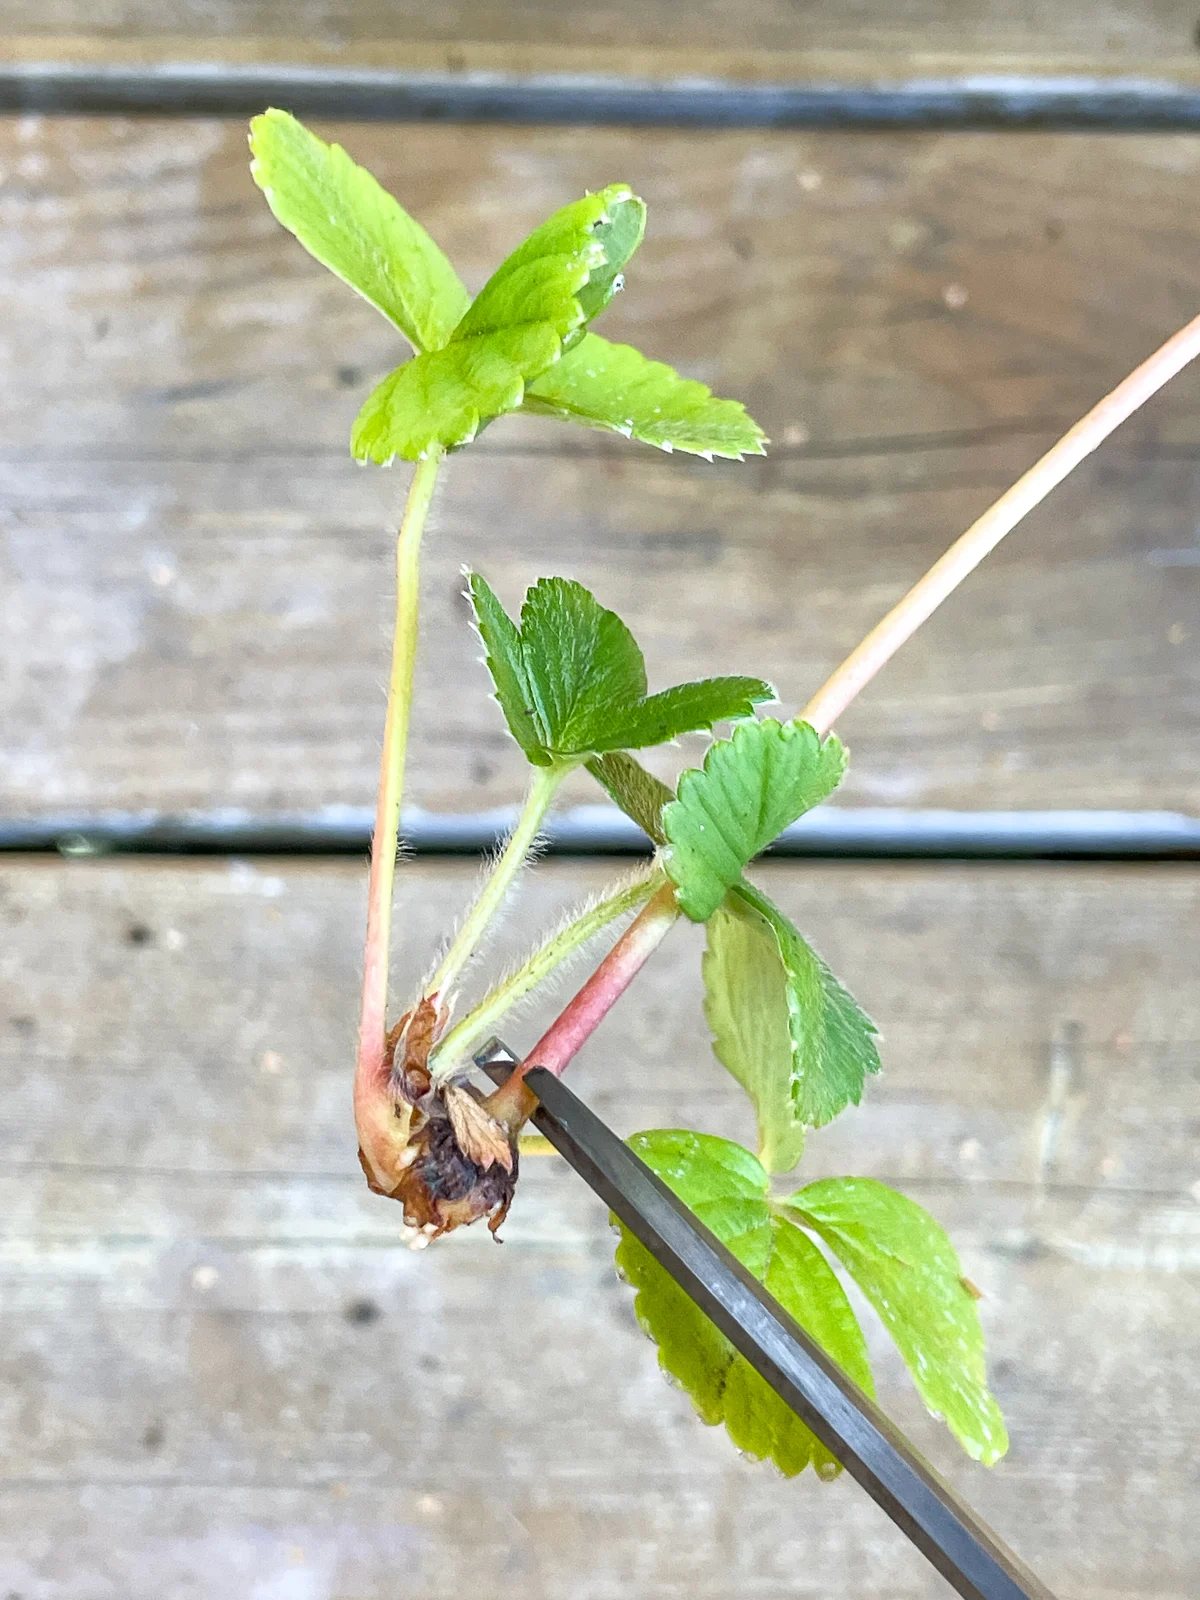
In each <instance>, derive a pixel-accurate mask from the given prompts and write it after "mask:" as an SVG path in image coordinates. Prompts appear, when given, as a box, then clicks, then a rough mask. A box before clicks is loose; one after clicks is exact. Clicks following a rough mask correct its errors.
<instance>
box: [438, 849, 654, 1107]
mask: <svg viewBox="0 0 1200 1600" xmlns="http://www.w3.org/2000/svg"><path fill="white" fill-rule="evenodd" d="M664 882H665V874H664V873H663V870H662V868H661V867H658V868H655V870H654V871H652V872H651V873H649V875H648V876H646V877H643V878H639V879H637V880H636V881H635V882H633V883H629V884H626V885H625V886H624V887H623V888H621V889H618V890H616V891H615V892H614V893H612V894H610V895H606V896H605V898H604V899H602V900H599V901H597V902H596V904H595V905H591V906H588V907H587V908H586V909H585V910H584V911H582V912H580V914H579V915H578V916H577V917H575V918H573V919H572V921H570V922H569V923H568V924H567V925H566V927H564V928H560V929H559V931H558V932H557V933H555V934H553V935H552V936H551V937H550V938H549V939H547V940H546V942H545V943H544V944H543V945H541V946H540V947H539V948H538V949H537V950H535V951H534V952H533V954H532V955H531V956H530V957H529V959H528V960H527V961H525V962H524V963H523V964H522V965H521V966H520V967H518V968H517V970H516V971H515V972H513V973H512V974H511V975H510V976H509V977H507V978H505V979H504V981H503V982H502V983H498V984H497V985H496V987H495V988H494V989H493V990H492V991H491V993H490V994H488V995H487V996H485V998H484V999H483V1000H482V1001H480V1003H479V1005H477V1006H476V1007H475V1008H474V1010H472V1011H470V1012H468V1013H467V1015H466V1016H465V1017H463V1018H462V1020H461V1021H460V1022H458V1023H456V1024H455V1026H454V1027H453V1028H451V1030H450V1032H449V1033H448V1034H447V1035H446V1037H445V1038H444V1039H443V1040H442V1042H441V1044H440V1045H439V1046H438V1047H437V1049H436V1050H435V1051H434V1053H433V1055H432V1056H431V1057H430V1065H431V1067H432V1069H433V1076H434V1078H435V1079H436V1080H442V1079H445V1078H447V1077H449V1076H450V1075H451V1073H452V1072H453V1071H454V1069H455V1068H456V1067H457V1066H459V1065H461V1064H462V1063H463V1062H464V1061H467V1060H468V1059H469V1058H470V1056H471V1053H472V1051H473V1050H474V1049H475V1047H476V1045H479V1044H482V1043H483V1041H484V1040H485V1039H486V1038H487V1037H488V1035H489V1034H491V1033H494V1032H495V1030H496V1028H497V1027H498V1026H499V1024H500V1021H501V1018H502V1017H504V1016H505V1014H506V1013H507V1012H509V1011H511V1010H512V1008H513V1007H514V1006H515V1005H519V1004H520V1002H521V1001H522V1000H523V999H524V998H525V997H526V995H528V994H530V993H532V991H533V990H534V989H536V988H537V986H538V985H539V984H541V983H544V982H545V981H546V979H547V978H549V977H550V975H551V974H552V973H553V972H554V971H555V969H556V968H558V967H560V966H561V965H562V963H563V962H564V961H567V960H569V959H570V957H571V956H572V955H574V954H575V952H576V951H577V950H580V949H582V948H583V946H584V945H585V944H587V943H588V941H589V940H591V939H594V938H595V937H596V935H597V934H598V933H600V932H601V931H602V930H603V929H604V928H606V927H607V926H608V925H609V923H610V922H615V921H616V920H617V919H618V917H623V916H626V915H627V914H628V913H629V912H630V911H636V910H637V909H638V907H639V906H641V905H643V904H644V902H645V901H647V900H648V899H649V898H650V896H651V895H652V894H653V893H654V892H655V891H656V890H657V889H658V888H660V887H661V885H662V884H663V883H664Z"/></svg>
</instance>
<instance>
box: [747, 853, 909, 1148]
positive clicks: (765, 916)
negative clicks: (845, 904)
mask: <svg viewBox="0 0 1200 1600" xmlns="http://www.w3.org/2000/svg"><path fill="white" fill-rule="evenodd" d="M727 904H729V905H730V906H731V907H732V906H733V905H735V904H736V905H738V906H741V907H744V908H748V909H751V910H752V913H757V916H758V917H759V918H760V919H761V921H760V923H759V926H760V928H761V929H762V931H763V932H764V934H765V935H766V937H767V938H769V939H773V943H774V945H775V949H776V953H777V956H778V959H779V962H780V964H781V969H782V979H783V995H784V1003H785V1007H786V1018H787V1027H788V1033H789V1035H790V1039H791V1058H792V1073H791V1090H792V1103H793V1106H794V1110H795V1115H796V1118H797V1120H798V1121H800V1122H801V1123H804V1124H806V1125H807V1126H808V1127H810V1128H821V1127H824V1125H825V1124H826V1123H827V1122H832V1121H833V1119H834V1117H836V1116H837V1114H838V1112H839V1111H842V1110H844V1109H845V1107H846V1106H848V1105H855V1106H856V1105H858V1103H859V1101H860V1100H861V1099H862V1093H863V1085H864V1082H865V1080H866V1078H867V1076H868V1074H870V1073H875V1072H878V1071H879V1051H878V1050H877V1048H876V1046H875V1039H876V1037H877V1034H878V1029H877V1028H876V1026H875V1024H874V1023H873V1022H872V1021H871V1019H870V1017H868V1016H867V1014H866V1012H865V1011H863V1010H862V1008H861V1007H860V1006H859V1004H858V1002H857V1001H856V1000H855V998H854V996H853V995H852V994H851V993H850V992H849V990H847V989H845V988H843V986H842V985H841V984H840V983H839V982H838V980H837V979H836V978H835V977H834V975H833V973H832V972H830V970H829V968H828V967H827V966H826V965H825V963H824V962H823V961H822V960H821V958H820V956H819V955H818V954H817V952H816V951H815V950H814V949H813V948H812V946H811V945H810V944H809V943H808V941H807V940H806V939H804V938H803V936H802V935H801V934H800V933H799V931H798V930H797V929H796V927H795V926H794V924H793V923H792V922H791V921H790V920H789V919H788V918H787V917H786V916H785V915H784V914H783V912H782V911H780V909H779V907H778V906H777V905H775V903H774V902H773V901H772V900H771V899H770V898H769V897H768V896H767V895H765V894H764V893H763V892H762V890H761V889H759V888H758V887H757V885H755V884H750V883H747V882H746V880H745V879H744V878H743V879H742V880H741V882H740V883H737V884H735V885H734V887H733V891H732V894H731V895H730V899H729V901H728V902H727ZM734 1075H735V1077H736V1073H735V1074H734Z"/></svg>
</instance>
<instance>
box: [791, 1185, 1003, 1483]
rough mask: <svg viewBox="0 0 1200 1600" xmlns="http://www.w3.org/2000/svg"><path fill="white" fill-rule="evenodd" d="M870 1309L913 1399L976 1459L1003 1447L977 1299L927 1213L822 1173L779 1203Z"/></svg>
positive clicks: (988, 1460)
mask: <svg viewBox="0 0 1200 1600" xmlns="http://www.w3.org/2000/svg"><path fill="white" fill-rule="evenodd" d="M787 1203H788V1205H789V1206H791V1207H793V1208H794V1209H795V1212H796V1214H797V1216H798V1217H799V1218H800V1220H801V1221H802V1222H803V1223H804V1224H805V1225H806V1226H807V1227H810V1228H812V1229H813V1230H814V1231H815V1232H816V1233H818V1234H820V1236H821V1238H822V1239H824V1240H825V1242H826V1244H827V1245H828V1246H829V1248H830V1249H831V1250H832V1251H833V1252H834V1254H835V1255H837V1256H838V1257H840V1259H841V1260H842V1262H843V1263H844V1264H845V1266H846V1269H847V1271H848V1272H849V1273H850V1275H851V1277H852V1278H853V1279H854V1281H855V1282H856V1283H857V1284H858V1286H859V1288H860V1289H861V1290H862V1291H863V1293H864V1294H865V1295H866V1297H867V1299H868V1300H869V1301H870V1302H871V1304H872V1305H873V1306H874V1307H875V1309H876V1311H877V1312H878V1313H879V1315H880V1317H881V1318H882V1320H883V1322H884V1325H885V1326H886V1328H887V1330H888V1332H889V1333H890V1334H891V1336H892V1338H893V1339H894V1340H895V1342H896V1345H897V1348H898V1349H899V1351H900V1354H901V1355H902V1356H903V1357H904V1360H905V1362H906V1363H907V1366H908V1369H909V1371H910V1372H911V1373H912V1376H913V1381H914V1382H915V1384H916V1386H917V1389H918V1391H919V1392H920V1395H921V1398H922V1399H923V1400H924V1402H925V1404H926V1405H927V1406H928V1407H929V1409H930V1411H932V1412H933V1414H934V1415H935V1416H938V1417H944V1418H945V1420H946V1425H947V1427H948V1428H949V1429H950V1431H951V1433H953V1434H954V1437H955V1438H956V1439H957V1440H958V1441H959V1443H960V1444H961V1445H962V1447H963V1449H964V1450H966V1452H967V1454H968V1455H970V1456H973V1457H974V1458H975V1459H976V1460H977V1461H982V1462H984V1463H985V1464H986V1465H988V1466H991V1465H992V1464H993V1463H994V1462H996V1461H998V1460H999V1459H1000V1457H1001V1456H1002V1455H1003V1454H1004V1452H1005V1451H1006V1450H1007V1449H1008V1434H1007V1433H1006V1431H1005V1427H1004V1418H1003V1417H1002V1416H1001V1414H1000V1408H999V1407H998V1406H997V1404H996V1402H995V1400H994V1399H993V1398H992V1395H991V1394H990V1393H989V1391H988V1387H987V1371H986V1366H985V1362H984V1350H983V1330H982V1329H981V1327H980V1325H979V1312H978V1309H977V1307H976V1303H975V1301H976V1296H975V1293H973V1292H972V1290H971V1288H970V1286H969V1285H968V1284H967V1282H966V1280H965V1279H964V1277H963V1275H962V1267H961V1266H960V1265H959V1260H958V1256H957V1255H956V1254H955V1252H954V1246H953V1245H952V1244H951V1243H950V1240H949V1239H948V1238H947V1237H946V1235H945V1233H944V1232H943V1230H942V1229H941V1228H940V1227H939V1226H938V1224H937V1223H936V1222H935V1221H934V1220H933V1218H932V1217H931V1216H930V1215H929V1213H928V1212H927V1211H924V1210H922V1209H921V1207H920V1206H918V1205H916V1204H915V1203H914V1202H913V1201H912V1200H909V1199H907V1198H906V1197H905V1196H904V1195H902V1194H897V1192H896V1191H895V1190H894V1189H889V1188H888V1187H887V1185H886V1184H883V1183H878V1182H876V1181H875V1179H873V1178H825V1179H823V1180H821V1181H820V1182H819V1183H810V1184H809V1185H808V1186H807V1187H806V1188H803V1189H800V1190H798V1191H797V1192H796V1193H795V1194H794V1195H793V1196H792V1197H791V1199H790V1200H789V1201H788V1202H787Z"/></svg>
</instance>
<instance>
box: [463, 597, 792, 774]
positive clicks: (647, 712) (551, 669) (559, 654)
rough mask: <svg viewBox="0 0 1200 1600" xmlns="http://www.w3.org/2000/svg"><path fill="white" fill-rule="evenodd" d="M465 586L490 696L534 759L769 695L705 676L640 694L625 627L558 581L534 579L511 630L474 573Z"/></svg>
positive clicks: (704, 719) (650, 736)
mask: <svg viewBox="0 0 1200 1600" xmlns="http://www.w3.org/2000/svg"><path fill="white" fill-rule="evenodd" d="M469 593H470V597H471V601H472V604H473V605H474V607H475V618H476V622H477V623H478V626H479V632H480V634H481V635H482V637H483V642H484V646H485V648H486V650H487V661H488V667H489V670H490V671H491V673H492V681H493V683H494V684H495V686H496V698H497V699H498V700H499V702H500V706H501V709H502V710H503V712H504V715H505V717H506V718H507V720H508V726H509V729H510V731H511V733H512V735H513V738H514V739H516V741H517V743H518V744H519V745H520V746H521V748H522V750H523V751H524V752H525V755H526V757H527V758H528V759H529V760H530V761H531V762H533V763H534V765H535V766H550V765H552V764H553V763H555V762H558V761H564V760H566V761H579V760H583V759H585V758H586V757H587V756H589V755H601V754H603V753H604V752H606V751H610V750H622V749H626V748H633V749H641V748H643V747H644V746H646V745H649V744H661V743H663V742H664V741H665V740H668V739H674V738H675V737H676V736H677V735H678V734H680V733H688V732H691V731H693V730H695V729H698V728H708V727H711V726H712V724H713V723H714V722H719V721H724V720H725V719H726V718H734V717H744V716H748V715H749V714H750V712H751V711H752V709H753V706H754V704H755V702H756V701H760V700H765V699H771V698H772V697H773V695H774V691H773V690H772V688H771V686H770V684H767V683H763V682H762V680H761V679H759V678H706V679H704V680H703V681H702V682H700V683H689V684H681V685H679V686H678V687H677V688H675V689H667V690H665V691H663V693H661V694H655V695H647V694H646V666H645V662H644V661H643V659H642V652H641V651H640V650H639V649H638V647H637V644H636V642H635V640H634V637H633V635H632V634H631V633H630V631H629V629H628V628H627V627H626V626H625V624H624V623H623V622H622V621H621V619H620V618H619V617H618V616H617V615H616V613H615V612H612V611H608V610H606V609H605V608H604V607H603V606H602V605H600V604H599V603H598V602H597V601H596V600H595V599H594V598H593V597H592V595H590V594H589V593H588V591H587V590H586V589H585V588H584V587H583V585H582V584H580V583H574V582H572V581H571V580H570V579H568V578H542V579H540V580H539V582H537V583H536V584H534V586H533V588H531V589H530V590H529V592H528V593H527V594H526V596H525V604H524V605H523V607H522V608H521V626H520V628H519V629H518V628H517V627H516V626H515V624H514V623H513V622H512V621H511V619H510V618H509V617H508V616H507V615H506V614H505V613H504V611H503V608H502V607H501V605H500V602H499V601H498V600H497V598H496V596H495V594H494V593H493V592H492V590H491V589H490V588H489V586H488V584H487V583H486V582H485V580H484V579H483V578H481V577H480V576H479V574H478V573H473V574H471V575H470V578H469ZM501 618H502V619H503V620H502V621H501Z"/></svg>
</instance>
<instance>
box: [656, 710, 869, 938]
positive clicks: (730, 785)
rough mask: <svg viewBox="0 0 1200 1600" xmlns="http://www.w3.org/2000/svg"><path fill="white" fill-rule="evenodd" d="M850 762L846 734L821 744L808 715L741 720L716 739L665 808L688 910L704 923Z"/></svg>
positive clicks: (670, 864)
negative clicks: (730, 734) (748, 869)
mask: <svg viewBox="0 0 1200 1600" xmlns="http://www.w3.org/2000/svg"><path fill="white" fill-rule="evenodd" d="M845 768H846V753H845V750H844V749H843V747H842V745H841V743H840V741H839V740H838V739H837V738H836V737H835V736H834V735H832V734H831V735H830V736H829V738H828V739H826V740H825V742H824V743H823V744H822V743H821V741H820V740H819V739H818V737H817V735H816V733H815V731H814V730H813V729H812V728H810V727H809V725H808V724H807V723H806V722H785V723H778V722H776V721H774V720H773V719H771V718H764V720H763V721H761V722H743V723H741V724H740V725H739V726H738V727H737V728H735V729H734V731H733V737H732V738H731V739H723V740H721V741H720V742H719V743H717V744H714V745H713V746H712V748H711V749H710V750H709V752H708V754H707V755H706V756H705V758H704V765H703V767H700V768H692V769H690V770H689V771H687V772H685V773H684V774H683V776H682V777H681V778H680V780H679V798H678V799H677V800H675V801H673V802H672V804H671V805H669V806H668V807H667V808H666V810H665V811H664V812H663V829H664V831H665V833H666V835H667V838H668V839H669V840H670V841H671V848H670V850H669V851H668V852H667V856H666V868H667V871H668V873H669V874H670V875H671V878H672V880H673V882H674V883H675V885H676V888H677V890H678V896H677V897H678V900H679V904H680V907H681V908H682V910H683V911H684V912H685V913H686V915H687V916H689V917H691V918H692V920H693V921H694V922H706V921H707V920H708V918H709V917H711V916H712V914H713V912H714V911H715V910H716V909H717V907H718V906H719V905H720V904H721V902H722V900H723V899H724V898H725V895H726V892H727V891H728V890H729V888H730V887H731V886H732V885H733V884H735V883H736V882H737V881H738V879H739V878H740V877H741V875H742V869H743V868H744V867H745V866H746V864H747V863H748V862H749V861H752V860H753V858H754V857H755V856H756V855H758V854H759V852H760V851H762V850H765V849H766V847H767V846H768V845H769V844H770V843H771V841H772V840H773V839H774V838H775V837H776V836H777V834H778V833H779V832H780V831H781V830H782V829H783V828H786V827H787V826H788V824H789V823H792V822H795V820H796V818H797V817H799V816H801V815H803V813H804V812H805V811H809V810H811V809H812V807H813V806H815V805H819V804H820V802H821V801H822V800H824V799H826V798H827V797H828V796H829V795H831V794H832V793H833V791H834V789H836V788H837V786H838V784H839V783H840V782H841V778H842V774H843V772H844V771H845Z"/></svg>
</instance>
